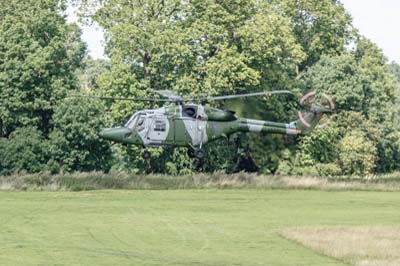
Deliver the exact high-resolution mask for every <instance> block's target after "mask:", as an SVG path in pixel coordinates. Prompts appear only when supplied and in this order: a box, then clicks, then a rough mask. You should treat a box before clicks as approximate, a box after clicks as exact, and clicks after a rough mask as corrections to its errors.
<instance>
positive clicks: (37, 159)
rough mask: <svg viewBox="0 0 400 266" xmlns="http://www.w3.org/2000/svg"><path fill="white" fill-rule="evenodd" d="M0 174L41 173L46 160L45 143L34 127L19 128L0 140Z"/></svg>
mask: <svg viewBox="0 0 400 266" xmlns="http://www.w3.org/2000/svg"><path fill="white" fill-rule="evenodd" d="M0 158H1V161H0V174H1V175H8V174H11V173H13V172H22V171H24V172H28V173H36V172H40V171H43V169H45V167H46V163H47V160H48V155H47V143H46V142H45V141H44V139H43V137H42V135H41V133H40V131H39V130H37V129H36V128H34V127H26V128H19V129H17V130H15V131H14V132H13V133H11V135H10V138H9V139H1V140H0Z"/></svg>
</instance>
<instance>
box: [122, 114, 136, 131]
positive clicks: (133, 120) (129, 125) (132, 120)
mask: <svg viewBox="0 0 400 266" xmlns="http://www.w3.org/2000/svg"><path fill="white" fill-rule="evenodd" d="M136 120H137V115H133V116H131V118H130V119H129V120H128V122H126V123H125V127H127V128H129V129H131V130H132V129H133V128H134V127H135V124H136Z"/></svg>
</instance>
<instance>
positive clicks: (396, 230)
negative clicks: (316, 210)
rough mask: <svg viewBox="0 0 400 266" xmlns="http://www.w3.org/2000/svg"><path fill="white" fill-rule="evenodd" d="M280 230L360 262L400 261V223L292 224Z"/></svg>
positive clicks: (363, 265)
mask: <svg viewBox="0 0 400 266" xmlns="http://www.w3.org/2000/svg"><path fill="white" fill-rule="evenodd" d="M279 234H280V235H282V236H283V237H285V238H287V239H291V240H294V241H296V242H298V243H300V244H302V245H304V246H306V247H309V248H312V249H314V250H316V251H318V252H320V253H322V254H325V255H328V256H331V257H335V258H338V259H341V260H344V261H346V262H349V263H352V264H354V265H357V266H381V265H382V266H383V265H385V266H395V265H396V266H398V265H400V227H312V228H291V229H284V230H281V231H280V232H279Z"/></svg>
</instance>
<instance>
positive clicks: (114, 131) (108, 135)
mask: <svg viewBox="0 0 400 266" xmlns="http://www.w3.org/2000/svg"><path fill="white" fill-rule="evenodd" d="M128 133H130V130H129V129H127V128H124V127H116V128H107V129H104V130H102V131H100V132H99V133H98V135H99V137H100V138H103V139H107V140H113V141H122V140H123V139H124V138H125V136H126V135H127V134H128Z"/></svg>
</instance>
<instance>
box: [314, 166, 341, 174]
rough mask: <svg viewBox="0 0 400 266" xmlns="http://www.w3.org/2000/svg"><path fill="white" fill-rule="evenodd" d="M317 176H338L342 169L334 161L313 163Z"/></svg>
mask: <svg viewBox="0 0 400 266" xmlns="http://www.w3.org/2000/svg"><path fill="white" fill-rule="evenodd" d="M315 168H316V169H317V171H318V174H319V176H326V177H332V176H339V175H341V174H342V169H340V167H339V166H338V165H337V164H335V163H320V164H317V165H315Z"/></svg>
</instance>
